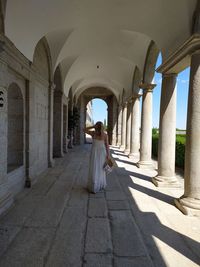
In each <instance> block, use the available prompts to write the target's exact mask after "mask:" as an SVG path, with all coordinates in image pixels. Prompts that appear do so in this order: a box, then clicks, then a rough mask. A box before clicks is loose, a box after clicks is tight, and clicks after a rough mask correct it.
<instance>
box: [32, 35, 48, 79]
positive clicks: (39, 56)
mask: <svg viewBox="0 0 200 267" xmlns="http://www.w3.org/2000/svg"><path fill="white" fill-rule="evenodd" d="M33 65H34V67H35V68H36V70H37V72H38V73H39V74H40V75H41V76H42V77H43V78H45V80H46V81H48V82H50V81H52V80H53V72H52V61H51V55H50V49H49V45H48V43H47V41H46V39H45V38H44V37H43V38H42V39H40V41H39V42H38V43H37V45H36V47H35V51H34V55H33Z"/></svg>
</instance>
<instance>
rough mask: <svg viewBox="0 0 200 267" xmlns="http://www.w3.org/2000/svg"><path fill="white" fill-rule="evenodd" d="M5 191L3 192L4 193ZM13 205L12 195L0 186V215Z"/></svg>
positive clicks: (4, 187)
mask: <svg viewBox="0 0 200 267" xmlns="http://www.w3.org/2000/svg"><path fill="white" fill-rule="evenodd" d="M4 190H5V191H4ZM12 204H13V198H12V195H11V194H10V193H9V192H7V188H6V186H5V185H4V184H3V185H2V184H1V185H0V214H2V213H3V212H4V211H6V210H7V209H8V208H9V207H10V206H11V205H12Z"/></svg>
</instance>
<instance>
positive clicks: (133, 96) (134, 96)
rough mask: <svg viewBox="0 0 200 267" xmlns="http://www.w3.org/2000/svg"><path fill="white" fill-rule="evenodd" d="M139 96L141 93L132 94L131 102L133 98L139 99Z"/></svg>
mask: <svg viewBox="0 0 200 267" xmlns="http://www.w3.org/2000/svg"><path fill="white" fill-rule="evenodd" d="M141 96H142V94H137V95H132V97H131V102H133V101H134V100H135V99H140V97H141Z"/></svg>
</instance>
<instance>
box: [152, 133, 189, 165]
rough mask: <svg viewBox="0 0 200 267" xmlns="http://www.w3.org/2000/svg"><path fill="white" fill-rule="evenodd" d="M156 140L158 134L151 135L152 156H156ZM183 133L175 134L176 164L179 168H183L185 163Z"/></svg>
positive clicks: (184, 137)
mask: <svg viewBox="0 0 200 267" xmlns="http://www.w3.org/2000/svg"><path fill="white" fill-rule="evenodd" d="M158 140H159V135H158V134H153V135H152V154H153V156H155V157H157V156H158ZM185 140H186V136H185V135H177V136H176V166H177V167H180V168H184V163H185Z"/></svg>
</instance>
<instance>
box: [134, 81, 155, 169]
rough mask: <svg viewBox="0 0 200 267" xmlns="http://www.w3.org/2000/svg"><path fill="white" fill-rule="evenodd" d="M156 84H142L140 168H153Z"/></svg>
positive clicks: (138, 164)
mask: <svg viewBox="0 0 200 267" xmlns="http://www.w3.org/2000/svg"><path fill="white" fill-rule="evenodd" d="M154 87H155V84H142V85H141V86H140V88H142V89H143V96H142V121H141V140H140V160H139V162H138V163H137V166H138V167H139V168H152V167H153V165H152V160H151V147H152V92H153V88H154Z"/></svg>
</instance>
